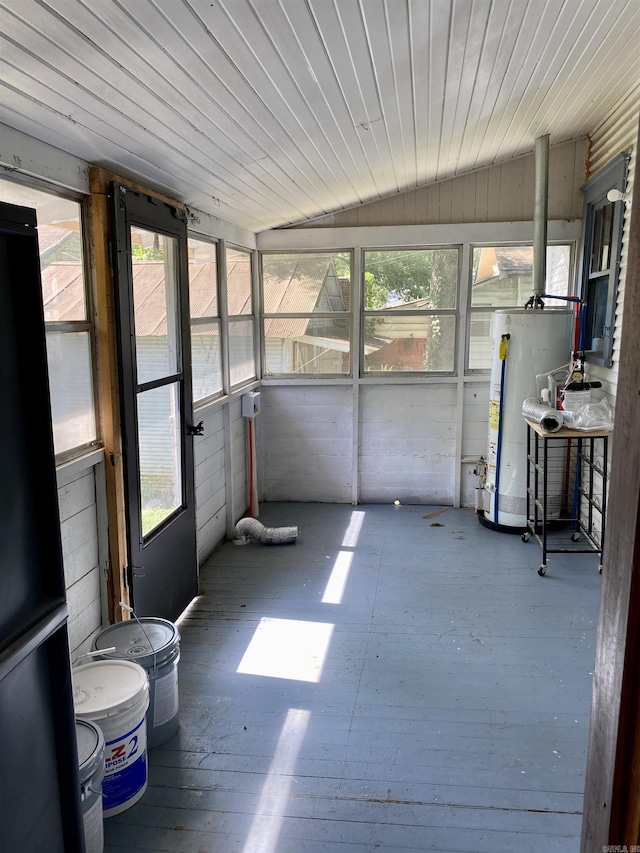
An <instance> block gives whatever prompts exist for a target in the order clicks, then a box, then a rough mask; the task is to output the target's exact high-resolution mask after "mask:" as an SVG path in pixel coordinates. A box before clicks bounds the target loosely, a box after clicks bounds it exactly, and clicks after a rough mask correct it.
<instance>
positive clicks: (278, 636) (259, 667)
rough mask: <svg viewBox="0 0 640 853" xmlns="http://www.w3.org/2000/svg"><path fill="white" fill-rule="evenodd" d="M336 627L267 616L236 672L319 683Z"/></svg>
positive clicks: (325, 623) (261, 621) (257, 629)
mask: <svg viewBox="0 0 640 853" xmlns="http://www.w3.org/2000/svg"><path fill="white" fill-rule="evenodd" d="M334 627H335V626H334V625H333V624H331V623H328V622H302V621H300V620H297V619H271V618H268V617H264V618H263V619H261V620H260V624H259V625H258V627H257V628H256V630H255V633H254V635H253V637H252V639H251V642H250V643H249V645H248V646H247V650H246V652H245V653H244V655H243V658H242V660H241V661H240V666H239V667H238V669H237V670H236V671H237V672H239V673H242V674H245V675H264V676H267V677H269V678H288V679H291V680H293V681H313V682H318V681H320V677H321V675H322V667H323V666H324V661H325V658H326V656H327V651H328V649H329V643H330V641H331V635H332V633H333V629H334Z"/></svg>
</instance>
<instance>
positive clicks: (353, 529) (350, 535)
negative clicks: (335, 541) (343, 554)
mask: <svg viewBox="0 0 640 853" xmlns="http://www.w3.org/2000/svg"><path fill="white" fill-rule="evenodd" d="M363 522H364V512H360V511H359V510H354V512H352V513H351V520H350V521H349V526H348V527H347V529H346V531H345V534H344V538H343V540H342V547H343V548H355V547H356V545H357V544H358V539H359V538H360V531H361V530H362V524H363Z"/></svg>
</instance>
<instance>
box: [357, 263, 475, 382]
mask: <svg viewBox="0 0 640 853" xmlns="http://www.w3.org/2000/svg"><path fill="white" fill-rule="evenodd" d="M459 266H460V251H459V249H457V248H454V249H397V250H391V251H365V253H364V266H363V269H364V286H363V308H364V325H363V336H362V345H363V356H362V363H363V372H364V373H365V374H367V375H369V374H375V373H382V372H387V371H394V372H402V373H415V372H420V373H423V372H438V373H453V372H454V371H455V352H456V335H457V319H456V309H457V304H458V281H459Z"/></svg>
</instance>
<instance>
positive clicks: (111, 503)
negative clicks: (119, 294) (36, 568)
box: [86, 167, 186, 623]
mask: <svg viewBox="0 0 640 853" xmlns="http://www.w3.org/2000/svg"><path fill="white" fill-rule="evenodd" d="M113 181H115V182H117V183H121V184H123V185H124V186H126V187H128V188H130V189H132V190H136V191H137V192H141V193H144V194H146V195H149V196H151V197H152V198H157V199H159V200H160V201H163V202H166V203H167V204H170V205H171V206H173V207H175V208H178V209H180V210H185V209H186V207H185V205H183V204H181V203H180V202H177V201H175V200H174V199H170V198H167V197H166V196H164V195H162V194H160V193H157V192H155V191H154V190H150V189H148V188H146V187H142V186H140V185H139V184H134V183H132V182H131V181H129V180H127V179H124V178H121V177H120V176H118V175H115V174H113V173H112V172H107V171H105V170H104V169H100V168H98V167H92V168H91V169H90V171H89V188H90V196H89V199H88V201H87V217H86V219H87V224H88V233H89V266H90V270H91V278H92V286H93V295H94V312H95V317H94V321H95V328H96V347H97V356H98V358H97V362H98V371H97V372H98V397H99V407H100V416H101V422H102V435H103V440H104V448H105V457H106V466H105V472H106V487H107V512H108V517H109V526H108V530H109V534H108V538H109V541H108V549H109V570H108V576H107V591H108V597H109V602H108V614H109V621H110V622H111V623H113V622H119V621H121V620H122V619H123V618H128V615H127V614H126V613H123V612H122V608H121V607H120V606H119V603H120V602H121V601H124V602H125V604H129V603H130V601H129V590H128V588H127V586H126V583H125V567H126V566H127V564H128V562H129V559H128V549H127V522H126V512H125V488H124V467H123V452H122V431H121V422H120V390H119V380H118V348H117V336H116V294H115V283H114V276H113V266H112V261H111V251H110V241H111V209H110V194H111V184H112V182H113Z"/></svg>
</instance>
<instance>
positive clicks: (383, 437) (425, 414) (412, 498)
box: [360, 383, 457, 506]
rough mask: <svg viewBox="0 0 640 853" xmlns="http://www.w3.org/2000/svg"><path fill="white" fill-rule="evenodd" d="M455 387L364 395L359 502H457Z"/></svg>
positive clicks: (374, 390)
mask: <svg viewBox="0 0 640 853" xmlns="http://www.w3.org/2000/svg"><path fill="white" fill-rule="evenodd" d="M456 400H457V391H456V384H455V383H451V384H450V385H431V384H429V385H419V384H416V385H395V386H394V385H391V384H384V385H370V386H365V387H363V388H362V389H361V391H360V436H361V440H360V484H361V488H360V499H361V501H362V502H364V503H366V502H368V501H372V502H381V501H385V500H388V501H390V502H393V501H394V500H396V499H398V500H401V501H402V500H405V501H407V502H411V503H445V504H447V505H449V506H451V505H453V502H454V489H455V470H454V469H455V456H456V427H455V424H456Z"/></svg>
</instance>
